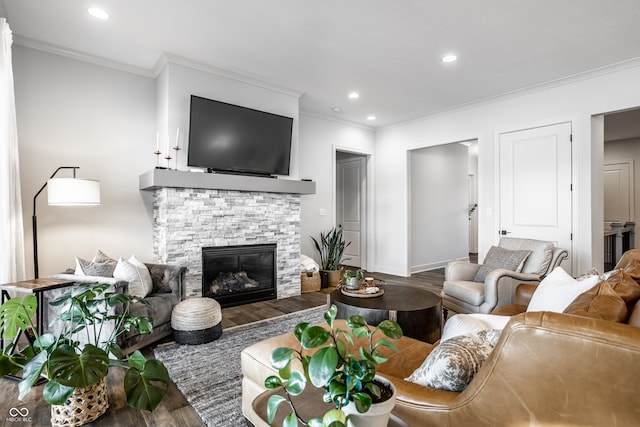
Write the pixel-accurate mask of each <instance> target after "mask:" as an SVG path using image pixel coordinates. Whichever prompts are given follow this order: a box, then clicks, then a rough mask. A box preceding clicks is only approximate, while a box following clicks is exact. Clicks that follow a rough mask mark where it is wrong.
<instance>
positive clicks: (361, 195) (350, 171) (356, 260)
mask: <svg viewBox="0 0 640 427" xmlns="http://www.w3.org/2000/svg"><path fill="white" fill-rule="evenodd" d="M365 168H366V158H365V157H363V156H357V157H351V158H347V159H344V160H338V161H337V162H336V172H337V177H336V183H337V189H336V190H337V191H336V220H337V223H338V225H341V226H342V229H343V235H344V240H345V241H347V242H351V244H350V245H349V246H348V247H347V249H346V250H345V258H347V259H346V260H345V262H344V263H345V264H346V265H349V266H353V267H362V268H365V267H366V266H365V265H364V263H363V261H364V259H365V254H364V248H366V244H365V243H364V241H363V239H364V238H365V235H366V233H365V232H364V225H365V218H366V216H365V214H364V211H365V206H366V205H365V203H364V202H365V197H366V182H365V181H366V180H365V177H366V169H365Z"/></svg>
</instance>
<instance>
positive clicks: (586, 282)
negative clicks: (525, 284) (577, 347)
mask: <svg viewBox="0 0 640 427" xmlns="http://www.w3.org/2000/svg"><path fill="white" fill-rule="evenodd" d="M599 281H600V278H599V277H598V276H597V275H593V276H586V277H584V278H582V279H580V280H578V279H574V278H573V277H571V276H570V275H569V274H568V273H567V272H566V271H564V270H563V269H562V267H556V268H555V269H554V270H553V271H552V272H551V273H550V274H549V275H548V276H547V277H545V278H544V279H543V280H542V282H540V284H539V285H538V287H537V288H536V290H535V292H534V293H533V296H532V297H531V302H529V306H528V307H527V311H528V312H530V311H553V312H556V313H562V312H563V311H564V310H565V308H567V307H568V306H569V304H571V303H572V302H573V300H574V299H576V298H577V297H578V295H580V294H581V293H583V292H586V291H588V290H589V289H591V288H593V287H594V286H595V285H597V284H598V282H599Z"/></svg>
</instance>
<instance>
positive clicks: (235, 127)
mask: <svg viewBox="0 0 640 427" xmlns="http://www.w3.org/2000/svg"><path fill="white" fill-rule="evenodd" d="M292 127H293V119H292V118H291V117H285V116H280V115H277V114H272V113H267V112H265V111H259V110H253V109H251V108H246V107H241V106H238V105H233V104H228V103H225V102H221V101H214V100H212V99H206V98H201V97H199V96H195V95H191V111H190V120H189V149H188V160H187V164H188V165H189V166H194V167H200V168H207V169H208V170H209V171H217V172H228V173H240V174H251V175H289V160H290V156H291V130H292Z"/></svg>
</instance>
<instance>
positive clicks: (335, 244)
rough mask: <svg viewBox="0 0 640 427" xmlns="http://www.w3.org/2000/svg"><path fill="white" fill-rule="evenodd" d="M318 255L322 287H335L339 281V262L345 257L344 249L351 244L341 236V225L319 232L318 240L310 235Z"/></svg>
mask: <svg viewBox="0 0 640 427" xmlns="http://www.w3.org/2000/svg"><path fill="white" fill-rule="evenodd" d="M311 239H312V240H313V243H314V245H315V248H316V251H317V252H318V254H319V255H320V277H321V279H322V281H323V284H322V287H324V288H326V287H336V286H338V283H340V264H341V263H342V261H343V260H344V259H345V258H344V251H345V249H346V248H347V247H348V246H349V245H350V244H351V242H347V241H345V240H344V238H343V237H342V227H334V228H332V229H330V230H329V231H327V232H321V233H320V240H319V241H318V240H316V238H315V237H313V236H311Z"/></svg>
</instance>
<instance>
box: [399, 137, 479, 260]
mask: <svg viewBox="0 0 640 427" xmlns="http://www.w3.org/2000/svg"><path fill="white" fill-rule="evenodd" d="M410 176H411V179H410V185H411V187H410V197H411V210H410V212H411V222H410V223H411V229H410V233H409V240H410V242H411V252H410V257H411V258H410V259H411V272H412V273H415V272H419V271H425V270H432V269H434V268H440V267H444V266H446V265H447V262H449V261H453V260H458V259H466V260H468V259H469V221H468V217H467V206H468V203H469V148H468V147H467V146H465V145H462V144H446V145H441V146H437V147H430V148H423V149H419V150H413V151H411V152H410Z"/></svg>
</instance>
